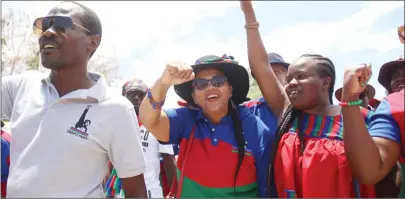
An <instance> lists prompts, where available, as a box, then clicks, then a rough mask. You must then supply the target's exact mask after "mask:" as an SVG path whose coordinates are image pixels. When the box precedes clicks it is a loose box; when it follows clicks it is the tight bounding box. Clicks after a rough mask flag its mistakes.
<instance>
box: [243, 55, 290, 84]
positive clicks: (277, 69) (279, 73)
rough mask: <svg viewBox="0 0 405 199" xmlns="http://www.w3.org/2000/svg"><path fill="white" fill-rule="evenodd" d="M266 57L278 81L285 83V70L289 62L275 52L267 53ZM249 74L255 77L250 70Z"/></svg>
mask: <svg viewBox="0 0 405 199" xmlns="http://www.w3.org/2000/svg"><path fill="white" fill-rule="evenodd" d="M267 58H268V60H269V64H270V67H271V69H273V71H274V74H275V75H276V77H277V79H278V81H279V82H280V83H281V85H283V86H284V85H286V84H287V81H286V78H287V71H288V66H289V65H290V64H289V63H287V62H285V61H284V58H283V57H282V56H281V55H279V54H277V53H269V54H267ZM251 75H252V77H253V78H255V75H254V74H253V72H252V71H251Z"/></svg>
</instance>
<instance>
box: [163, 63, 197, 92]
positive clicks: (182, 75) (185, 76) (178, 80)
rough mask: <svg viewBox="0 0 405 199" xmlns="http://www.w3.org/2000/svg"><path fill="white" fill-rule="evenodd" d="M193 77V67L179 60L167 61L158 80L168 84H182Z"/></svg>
mask: <svg viewBox="0 0 405 199" xmlns="http://www.w3.org/2000/svg"><path fill="white" fill-rule="evenodd" d="M194 78H195V74H194V72H193V69H192V68H191V67H190V66H189V65H187V64H185V63H184V62H181V61H174V62H169V63H167V64H166V68H165V71H164V72H163V74H162V76H161V77H160V81H161V82H162V83H163V84H165V85H168V86H173V85H178V84H182V83H184V82H188V81H191V80H193V79H194Z"/></svg>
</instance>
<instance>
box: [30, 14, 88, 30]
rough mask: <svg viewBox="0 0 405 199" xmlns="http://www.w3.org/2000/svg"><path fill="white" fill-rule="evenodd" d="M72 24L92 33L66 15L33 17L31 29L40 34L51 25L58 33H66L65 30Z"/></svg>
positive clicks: (70, 27) (71, 26)
mask: <svg viewBox="0 0 405 199" xmlns="http://www.w3.org/2000/svg"><path fill="white" fill-rule="evenodd" d="M73 25H75V26H77V27H79V28H81V29H83V30H85V31H86V32H88V33H90V34H91V33H92V32H91V31H90V30H88V29H86V28H84V27H83V26H81V25H78V24H76V23H75V22H73V19H72V18H71V17H68V16H50V17H41V18H38V19H35V21H34V24H33V30H34V33H35V34H37V35H40V34H42V33H44V32H45V31H46V30H48V29H49V28H50V27H52V26H53V28H54V29H55V30H56V31H57V32H58V33H62V34H67V32H68V31H70V30H71V29H72V28H73Z"/></svg>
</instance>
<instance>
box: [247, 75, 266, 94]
mask: <svg viewBox="0 0 405 199" xmlns="http://www.w3.org/2000/svg"><path fill="white" fill-rule="evenodd" d="M249 79H250V82H249V85H250V87H249V93H248V97H249V98H250V99H258V98H260V97H262V96H263V95H262V92H261V91H260V88H259V85H258V84H257V82H256V80H255V79H254V78H253V77H252V75H251V70H250V69H249Z"/></svg>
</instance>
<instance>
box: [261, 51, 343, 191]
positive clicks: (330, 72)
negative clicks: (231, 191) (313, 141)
mask: <svg viewBox="0 0 405 199" xmlns="http://www.w3.org/2000/svg"><path fill="white" fill-rule="evenodd" d="M300 58H307V59H311V60H312V61H314V62H315V64H316V65H317V69H318V74H319V75H320V76H321V77H330V78H331V85H330V87H329V101H330V103H331V104H332V103H333V98H332V96H333V91H334V86H335V78H336V74H335V66H334V65H333V62H332V61H331V60H330V59H329V58H327V57H323V56H321V55H317V54H304V55H302V56H301V57H299V58H298V59H300ZM300 114H301V111H300V110H298V109H296V108H294V107H293V106H292V105H289V106H288V107H287V110H286V111H285V112H284V114H283V116H282V118H281V122H280V125H279V126H278V128H277V131H276V135H275V138H274V144H273V145H272V150H271V152H270V164H269V167H268V169H267V187H268V190H267V191H268V197H271V191H272V190H271V189H272V185H273V176H272V174H273V165H274V160H275V157H276V155H277V149H278V145H279V142H280V140H281V138H282V137H283V135H284V134H285V133H286V132H288V130H289V128H290V127H291V125H292V123H293V121H294V120H295V119H296V118H297V117H299V115H300ZM301 129H303V128H302V123H301V122H298V128H297V129H296V130H295V131H296V133H297V134H298V137H299V140H300V147H301V153H303V152H304V148H305V140H304V133H303V132H302V131H301Z"/></svg>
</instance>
